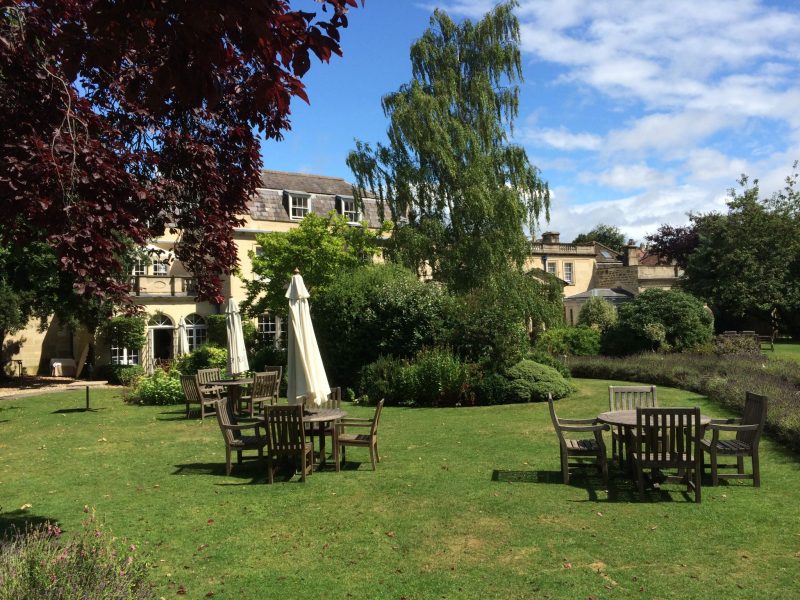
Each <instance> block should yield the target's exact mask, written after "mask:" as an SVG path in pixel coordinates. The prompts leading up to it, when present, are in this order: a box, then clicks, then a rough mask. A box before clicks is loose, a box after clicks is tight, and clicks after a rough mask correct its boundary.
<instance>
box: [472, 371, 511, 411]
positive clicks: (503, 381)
mask: <svg viewBox="0 0 800 600" xmlns="http://www.w3.org/2000/svg"><path fill="white" fill-rule="evenodd" d="M510 383H511V382H510V381H509V379H508V378H507V377H505V376H504V375H501V374H500V373H484V374H483V376H482V377H480V378H479V379H478V380H477V381H476V382H475V384H474V385H473V389H472V391H473V395H474V398H475V403H476V404H481V405H492V404H505V403H506V402H509V395H510V390H509V385H510Z"/></svg>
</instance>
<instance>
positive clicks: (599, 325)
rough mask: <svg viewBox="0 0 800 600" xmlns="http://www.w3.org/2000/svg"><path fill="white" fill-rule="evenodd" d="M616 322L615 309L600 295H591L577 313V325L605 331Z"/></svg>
mask: <svg viewBox="0 0 800 600" xmlns="http://www.w3.org/2000/svg"><path fill="white" fill-rule="evenodd" d="M616 322H617V309H616V308H615V307H614V305H613V304H611V302H609V301H608V300H606V299H605V298H601V297H600V296H592V297H591V298H589V299H588V300H587V301H586V302H585V303H584V305H583V306H582V307H581V312H580V313H578V325H583V326H585V327H593V328H595V329H599V330H600V331H605V330H606V329H608V328H609V327H612V326H613V325H614V324H615V323H616Z"/></svg>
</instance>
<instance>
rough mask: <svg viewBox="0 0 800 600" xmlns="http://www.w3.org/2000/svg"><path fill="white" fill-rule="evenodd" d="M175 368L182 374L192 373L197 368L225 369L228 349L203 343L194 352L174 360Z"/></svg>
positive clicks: (195, 371)
mask: <svg viewBox="0 0 800 600" xmlns="http://www.w3.org/2000/svg"><path fill="white" fill-rule="evenodd" d="M175 368H176V369H177V370H178V371H179V372H181V373H183V374H184V375H194V374H195V373H197V371H198V370H199V369H214V368H217V369H227V368H228V350H227V349H226V348H218V347H217V346H212V345H210V344H203V345H202V346H200V347H199V348H197V349H196V350H195V351H194V352H190V353H189V354H184V355H183V356H181V357H180V358H178V359H177V360H176V361H175Z"/></svg>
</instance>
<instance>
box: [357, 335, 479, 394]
mask: <svg viewBox="0 0 800 600" xmlns="http://www.w3.org/2000/svg"><path fill="white" fill-rule="evenodd" d="M469 382H470V372H469V368H468V366H467V365H466V364H464V363H462V362H461V361H460V360H459V359H458V357H456V356H454V355H453V353H452V352H449V351H448V350H445V349H430V350H422V351H421V352H419V353H417V355H416V356H415V357H414V358H413V359H412V360H410V361H409V360H400V359H397V358H394V357H391V356H382V357H380V358H379V359H378V360H376V361H375V362H374V363H372V364H369V365H367V366H366V367H364V368H363V369H362V371H361V377H360V385H359V393H360V394H361V395H362V396H366V397H368V398H369V399H370V401H371V402H372V403H374V402H376V401H378V400H379V399H381V398H384V399H385V400H386V404H387V405H404V406H455V405H457V404H460V403H461V402H462V401H463V400H464V399H466V398H467V397H468V392H469Z"/></svg>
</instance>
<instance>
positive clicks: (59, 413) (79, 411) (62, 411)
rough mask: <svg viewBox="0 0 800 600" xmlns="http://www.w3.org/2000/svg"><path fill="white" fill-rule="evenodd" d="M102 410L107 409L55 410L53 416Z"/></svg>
mask: <svg viewBox="0 0 800 600" xmlns="http://www.w3.org/2000/svg"><path fill="white" fill-rule="evenodd" d="M101 410H105V408H86V407H85V406H84V407H83V408H59V409H58V410H54V411H53V413H52V414H54V415H68V414H71V413H82V412H98V411H101Z"/></svg>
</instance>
